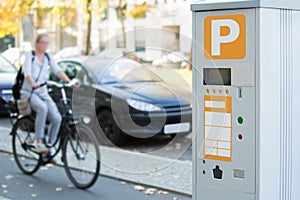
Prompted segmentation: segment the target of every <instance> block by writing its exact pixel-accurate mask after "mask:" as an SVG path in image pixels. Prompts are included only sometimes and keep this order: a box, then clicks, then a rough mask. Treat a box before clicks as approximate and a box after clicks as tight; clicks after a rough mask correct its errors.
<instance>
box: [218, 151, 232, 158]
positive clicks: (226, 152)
mask: <svg viewBox="0 0 300 200" xmlns="http://www.w3.org/2000/svg"><path fill="white" fill-rule="evenodd" d="M218 156H224V157H230V150H223V149H218Z"/></svg>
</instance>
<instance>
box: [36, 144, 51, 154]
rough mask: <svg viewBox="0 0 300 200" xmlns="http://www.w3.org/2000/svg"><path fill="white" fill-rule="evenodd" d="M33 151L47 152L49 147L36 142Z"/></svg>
mask: <svg viewBox="0 0 300 200" xmlns="http://www.w3.org/2000/svg"><path fill="white" fill-rule="evenodd" d="M33 151H35V152H37V153H47V152H48V151H49V149H48V148H47V147H46V146H45V145H44V144H43V143H38V144H37V143H36V144H35V146H34V149H33Z"/></svg>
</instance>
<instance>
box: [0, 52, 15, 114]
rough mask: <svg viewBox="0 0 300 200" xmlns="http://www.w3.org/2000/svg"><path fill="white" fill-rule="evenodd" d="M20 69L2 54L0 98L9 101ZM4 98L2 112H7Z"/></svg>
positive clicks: (1, 102)
mask: <svg viewBox="0 0 300 200" xmlns="http://www.w3.org/2000/svg"><path fill="white" fill-rule="evenodd" d="M17 72H18V70H17V68H16V67H15V66H14V65H13V64H11V63H10V62H9V61H8V60H6V59H5V58H4V57H3V56H2V55H1V54H0V99H3V100H5V101H8V100H9V99H10V98H11V96H12V90H11V87H12V84H13V81H14V79H15V77H16V74H17ZM3 100H1V101H0V114H6V113H7V111H6V109H5V107H4V102H3Z"/></svg>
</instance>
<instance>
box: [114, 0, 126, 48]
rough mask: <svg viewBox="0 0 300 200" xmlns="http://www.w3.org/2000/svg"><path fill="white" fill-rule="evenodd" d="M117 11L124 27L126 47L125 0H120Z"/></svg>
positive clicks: (123, 36) (123, 34)
mask: <svg viewBox="0 0 300 200" xmlns="http://www.w3.org/2000/svg"><path fill="white" fill-rule="evenodd" d="M116 11H117V16H118V18H119V20H120V22H121V27H122V38H123V43H124V48H126V33H125V23H124V21H125V17H124V14H123V13H122V12H123V0H119V5H118V7H117V9H116Z"/></svg>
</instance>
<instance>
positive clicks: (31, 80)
mask: <svg viewBox="0 0 300 200" xmlns="http://www.w3.org/2000/svg"><path fill="white" fill-rule="evenodd" d="M48 44H49V37H48V35H47V34H40V35H38V36H37V38H36V41H35V50H34V51H33V52H28V53H26V57H25V62H24V64H23V67H22V70H23V72H24V76H25V78H24V83H23V85H22V89H21V99H23V98H29V102H30V105H31V108H32V110H34V111H35V112H36V117H35V134H36V144H35V148H36V149H35V151H36V152H39V153H43V152H47V151H48V148H47V147H46V145H45V144H44V141H45V140H44V138H45V133H44V130H45V125H46V120H47V119H48V120H49V122H50V126H49V132H48V133H49V141H48V143H49V144H50V145H51V144H53V143H54V142H55V139H56V137H57V134H58V131H59V128H60V123H61V115H60V113H59V111H58V109H57V107H56V105H55V103H54V102H53V100H52V98H51V97H50V96H49V94H48V91H47V87H46V86H41V84H42V83H44V82H46V81H47V80H48V78H49V70H48V66H50V68H51V69H52V71H53V72H54V74H55V75H56V76H57V77H58V78H59V79H61V80H62V81H64V82H66V83H68V82H69V81H70V79H69V78H68V76H67V75H66V74H65V73H64V72H63V71H61V69H60V68H59V67H58V65H57V64H56V62H55V61H54V60H53V57H52V55H51V54H49V53H46V51H47V49H48ZM46 54H47V55H46Z"/></svg>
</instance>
